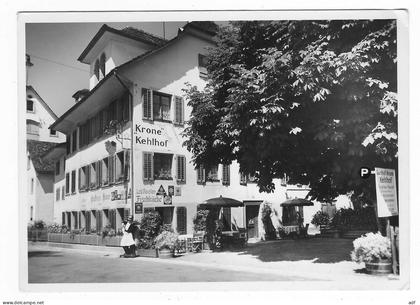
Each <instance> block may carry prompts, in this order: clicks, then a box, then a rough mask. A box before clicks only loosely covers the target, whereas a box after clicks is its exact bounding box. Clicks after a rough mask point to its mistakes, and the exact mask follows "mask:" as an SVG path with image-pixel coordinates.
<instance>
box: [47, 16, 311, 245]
mask: <svg viewBox="0 0 420 305" xmlns="http://www.w3.org/2000/svg"><path fill="white" fill-rule="evenodd" d="M214 34H215V24H213V23H208V22H192V23H188V24H187V25H185V26H184V27H183V28H181V29H180V30H179V32H178V35H177V36H176V37H175V38H173V39H171V40H168V41H167V40H164V39H161V38H158V37H155V36H153V35H150V34H147V33H145V32H143V31H140V30H136V29H133V28H126V29H123V30H116V29H113V28H110V27H109V26H106V25H104V26H103V27H102V28H101V29H100V30H99V32H98V33H97V34H96V35H95V36H94V38H93V39H92V41H91V42H90V43H89V44H88V46H87V47H86V49H85V50H84V51H83V52H82V54H81V55H80V57H79V61H81V62H82V63H85V64H88V65H90V71H91V74H90V91H89V92H85V91H83V93H84V97H83V98H81V99H79V100H78V101H77V102H76V104H75V105H74V106H73V107H71V108H70V109H69V110H68V111H67V112H66V113H64V114H63V115H62V116H61V117H60V118H58V119H57V120H56V121H55V123H54V124H53V125H52V126H51V129H52V130H56V131H59V132H62V133H64V134H66V135H67V151H66V154H65V156H63V157H62V160H61V162H60V164H64V163H65V171H64V172H61V171H60V172H59V177H57V178H56V180H57V181H58V182H57V183H56V190H63V189H64V197H63V196H57V197H56V200H55V204H54V208H55V209H54V211H55V212H54V213H55V219H57V220H58V221H59V222H61V223H63V224H65V225H68V226H70V227H71V228H85V229H86V230H97V231H100V230H102V228H103V227H104V226H105V225H107V224H109V225H110V226H111V227H113V228H114V229H115V228H117V227H118V226H119V225H120V223H121V221H122V219H123V218H124V217H125V216H126V215H128V214H133V215H134V217H135V218H136V219H139V218H140V217H141V215H142V213H144V212H147V211H150V210H155V211H158V212H159V213H160V214H161V216H162V219H163V222H164V223H165V224H171V225H172V227H173V229H174V230H176V231H177V232H178V233H181V234H185V233H192V231H193V217H194V216H195V215H196V212H197V208H198V206H199V204H201V203H203V202H204V201H205V200H207V199H210V198H215V197H220V196H223V197H228V198H234V199H236V200H239V201H241V202H242V203H243V205H244V207H240V208H224V209H222V213H223V215H224V217H225V218H226V220H227V221H228V222H234V223H235V225H236V226H240V227H247V228H248V230H249V231H248V232H249V235H250V237H256V236H257V235H258V229H257V227H258V225H257V224H258V223H261V222H260V220H259V219H258V215H259V210H260V205H261V203H262V202H263V201H264V200H266V201H269V202H270V203H272V204H273V207H274V208H275V209H277V210H279V213H280V214H279V217H281V210H282V209H281V208H280V203H281V202H283V201H284V200H286V197H287V187H286V184H285V183H282V181H281V180H280V179H278V180H276V181H274V183H275V186H276V191H275V192H274V193H271V194H263V193H260V192H259V191H258V188H257V186H256V184H255V182H254V181H253V179H252V177H245V176H244V175H241V174H240V173H239V165H238V164H237V163H236V162H233V163H232V164H225V165H222V164H220V165H218V166H215V167H214V168H212V169H211V170H209V171H207V172H205V171H204V170H203V168H202V167H199V168H198V169H196V168H195V166H194V165H193V163H192V162H191V160H192V155H191V154H190V152H188V151H187V149H186V148H185V147H184V146H183V141H184V139H183V137H182V132H183V130H184V127H185V121H186V120H187V119H188V118H189V117H190V114H191V109H190V107H189V106H188V104H187V101H186V100H185V99H184V93H183V89H184V88H186V83H190V84H192V85H195V86H197V87H198V88H199V89H201V88H204V86H205V84H206V76H207V74H206V73H207V71H206V69H205V67H204V64H203V62H204V61H205V56H206V54H207V52H208V47H211V46H212V45H213V36H214ZM64 159H65V162H64ZM298 189H299V190H300V192H301V193H302V192H303V195H306V192H307V189H300V188H298ZM62 194H63V192H62ZM63 199H64V200H63ZM308 217H310V216H305V222H309V220H310V218H308Z"/></svg>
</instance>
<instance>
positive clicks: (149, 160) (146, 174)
mask: <svg viewBox="0 0 420 305" xmlns="http://www.w3.org/2000/svg"><path fill="white" fill-rule="evenodd" d="M143 179H144V180H149V181H153V153H151V152H143Z"/></svg>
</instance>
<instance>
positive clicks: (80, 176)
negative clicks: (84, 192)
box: [78, 168, 82, 192]
mask: <svg viewBox="0 0 420 305" xmlns="http://www.w3.org/2000/svg"><path fill="white" fill-rule="evenodd" d="M78 172H79V179H78V183H79V192H80V189H81V186H82V180H81V179H82V169H81V168H79V170H78Z"/></svg>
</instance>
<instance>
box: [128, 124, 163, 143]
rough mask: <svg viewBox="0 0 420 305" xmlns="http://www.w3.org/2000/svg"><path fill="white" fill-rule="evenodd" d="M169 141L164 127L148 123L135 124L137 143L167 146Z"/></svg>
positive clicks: (135, 139)
mask: <svg viewBox="0 0 420 305" xmlns="http://www.w3.org/2000/svg"><path fill="white" fill-rule="evenodd" d="M168 142H169V139H168V137H167V135H166V132H165V129H164V128H162V127H160V126H156V125H153V124H147V123H138V124H135V125H134V143H135V145H141V146H149V147H155V148H156V147H161V148H167V147H168Z"/></svg>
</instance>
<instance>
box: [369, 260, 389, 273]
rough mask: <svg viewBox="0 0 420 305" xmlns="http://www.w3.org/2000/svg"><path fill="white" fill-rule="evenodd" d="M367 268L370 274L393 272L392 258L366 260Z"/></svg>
mask: <svg viewBox="0 0 420 305" xmlns="http://www.w3.org/2000/svg"><path fill="white" fill-rule="evenodd" d="M365 266H366V270H367V272H368V273H369V274H375V275H387V274H390V273H392V263H391V260H390V259H379V260H377V261H374V262H369V263H367V262H365Z"/></svg>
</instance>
